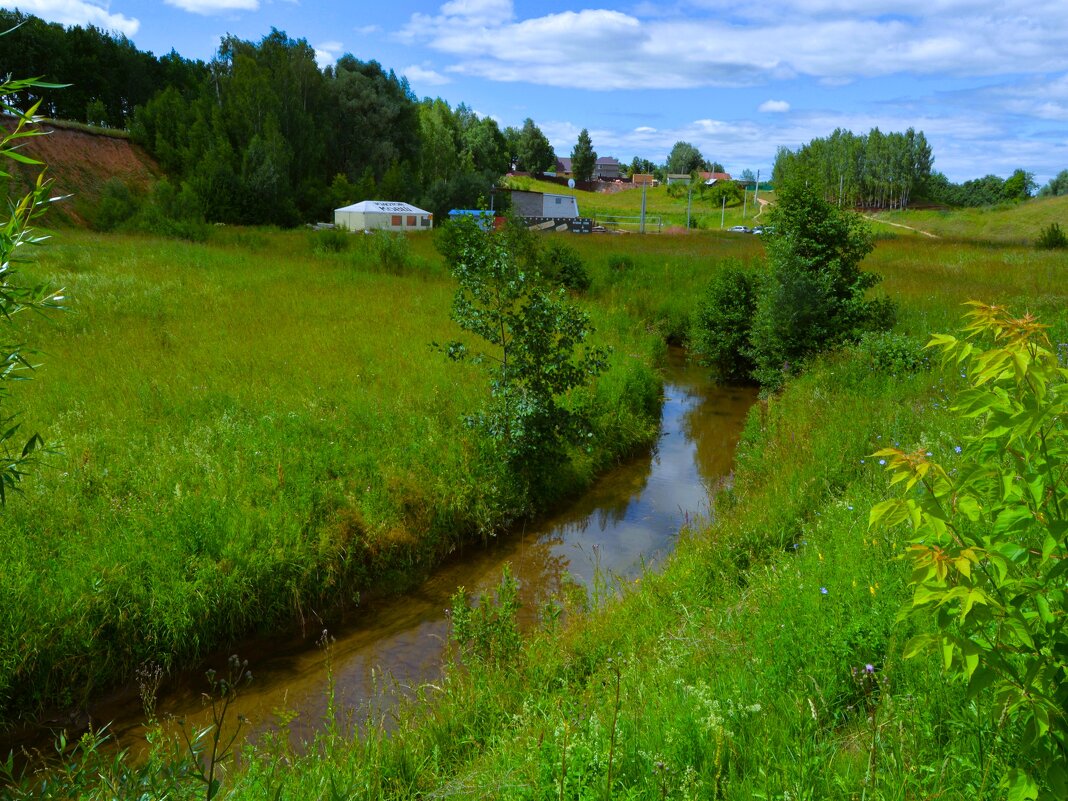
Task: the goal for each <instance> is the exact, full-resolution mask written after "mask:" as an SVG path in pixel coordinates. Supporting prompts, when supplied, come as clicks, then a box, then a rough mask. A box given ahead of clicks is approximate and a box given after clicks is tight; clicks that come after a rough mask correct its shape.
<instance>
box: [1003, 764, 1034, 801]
mask: <svg viewBox="0 0 1068 801" xmlns="http://www.w3.org/2000/svg"><path fill="white" fill-rule="evenodd" d="M1002 786H1003V787H1004V788H1005V789H1006V790H1008V794H1007V796H1006V798H1007V799H1008V801H1037V799H1038V785H1037V784H1035V781H1034V779H1032V778H1031V777H1030V776H1029V775H1028V774H1027V773H1025V772H1024V771H1023V770H1021V769H1020V768H1013V769H1012V770H1010V771H1009V772H1008V775H1006V776H1005V780H1004V782H1003V783H1002Z"/></svg>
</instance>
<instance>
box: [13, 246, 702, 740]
mask: <svg viewBox="0 0 1068 801" xmlns="http://www.w3.org/2000/svg"><path fill="white" fill-rule="evenodd" d="M361 243H362V240H361ZM314 245H315V240H309V238H308V235H307V234H306V233H304V232H277V231H250V230H238V229H220V230H218V231H216V232H214V233H213V235H212V237H211V239H210V241H209V242H207V243H203V244H191V243H182V242H175V241H170V240H163V239H158V238H152V237H139V236H118V235H111V236H108V235H94V234H89V233H85V232H77V231H67V232H64V233H63V234H62V235H61V236H60V237H58V238H57V240H56V241H55V242H54V243H50V244H49V246H48V247H47V248H44V249H42V250H41V251H40V257H41V261H40V264H39V266H38V267H36V268H35V271H36V274H35V278H38V279H40V280H44V281H48V282H51V283H52V284H54V285H56V286H63V287H66V289H67V294H68V296H69V297H70V299H71V305H72V307H73V309H74V311H73V312H71V313H69V314H65V315H60V316H57V317H56V318H55V319H54V320H52V321H51V322H50V323H49V324H45V325H38V326H34V327H33V328H32V329H29V330H28V331H27V336H31V337H33V338H34V339H33V342H32V344H33V345H35V346H36V347H37V348H38V349H39V350H40V351H41V352H43V353H45V354H47V357H46V359H45V360H44V361H45V365H44V367H43V368H42V369H41V370H39V371H38V376H37V380H35V381H33V382H30V383H29V384H26V385H25V386H24V387H20V402H21V403H22V404H24V408H25V409H27V410H28V412H27V414H26V419H25V425H26V427H27V428H30V429H33V430H41V431H42V432H43V433H44V434H45V435H46V438H47V440H48V441H49V443H50V444H51V445H52V446H53V447H55V448H56V450H57V451H58V453H57V454H56V455H54V456H52V457H50V459H49V461H48V463H47V467H46V469H44V470H42V471H40V472H39V473H38V475H36V476H34V480H33V481H32V482H27V483H26V485H25V492H24V494H22V495H21V496H19V497H17V498H16V499H14V500H13V502H12V503H10V504H9V505H8V507H7V508H6V509H5V510H4V517H5V520H4V523H5V531H10V532H13V533H14V534H15V535H14V536H10V537H5V538H4V539H3V541H2V543H0V607H2V608H3V609H4V610H5V613H6V615H7V619H6V620H5V623H6V625H5V626H4V629H3V633H2V634H0V717H2V718H3V719H4V720H6V721H8V722H9V723H11V722H16V721H17V720H18V719H19V718H31V719H32V718H39V717H42V716H44V717H49V716H50V714H49V713H47V712H44V710H48V709H61V710H71V709H75V710H77V709H79V708H82V707H84V706H85V705H86V704H87V703H88V702H89V701H90V700H91V699H94V698H97V697H99V696H100V695H101V694H102V693H103V692H105V691H106V690H107V689H108V688H110V687H114V686H116V685H119V684H122V683H127V682H130V681H132V680H133V679H134V677H135V674H136V671H137V670H138V668H139V667H140V666H142V665H145V664H153V665H159V666H161V668H162V669H163V670H164V671H165V672H170V671H173V670H176V669H179V668H181V667H182V666H187V665H191V664H195V663H196V662H197V661H198V660H199V659H201V658H203V657H204V656H205V655H207V654H208V653H211V652H212V651H213V650H214V649H215V648H217V647H220V646H223V645H225V644H227V643H232V642H235V641H237V640H239V639H240V638H242V637H244V636H246V635H248V634H250V633H255V632H261V633H267V632H273V631H277V630H278V629H280V628H284V627H287V626H289V625H291V624H293V623H294V622H296V623H299V624H301V625H303V626H305V627H306V628H311V629H312V630H314V629H316V627H318V626H319V622H320V621H321V620H322V619H324V618H329V616H330V615H331V612H332V610H333V609H335V608H337V607H338V606H339V605H344V604H350V605H351V604H354V603H357V602H358V600H359V598H360V597H361V596H362V595H366V593H367V592H369V591H371V590H375V591H378V592H389V591H398V590H400V589H403V588H404V587H406V586H410V585H411V583H412V582H415V581H417V580H418V578H419V577H420V576H422V575H425V574H426V572H427V571H428V570H429V569H430V567H431V566H432V565H434V564H436V563H438V562H439V561H440V560H441V559H442V558H444V557H445V556H446V555H447V554H449V553H450V552H451V551H453V550H454V549H455V548H457V547H459V545H460V544H461V543H463V542H465V541H471V540H478V539H485V538H486V537H490V536H492V535H493V534H494V532H496V531H497V530H499V529H501V528H502V527H503V526H505V525H506V524H507V523H508V519H507V515H508V512H507V510H502V509H500V508H496V507H495V506H494V501H493V493H492V492H491V490H492V486H491V478H492V477H491V476H490V475H489V472H487V470H486V469H485V467H486V465H482V464H480V463H479V458H480V457H479V449H478V448H477V446H476V443H475V442H474V441H473V439H472V432H471V431H470V429H468V428H467V427H465V426H464V424H463V418H464V416H465V415H466V414H470V413H472V412H473V411H474V410H476V409H478V408H479V406H480V405H481V403H482V402H483V399H484V397H485V395H486V392H487V388H486V379H485V376H484V375H483V374H482V373H481V372H480V371H479V370H478V369H477V367H473V366H471V365H464V364H456V363H451V362H449V361H448V360H447V359H445V358H444V357H443V356H442V355H441V354H439V353H437V352H435V351H434V350H433V349H432V348H431V347H430V343H431V342H435V341H437V342H447V341H450V340H451V339H454V338H456V336H457V334H458V331H457V329H456V327H455V326H454V324H453V323H452V322H451V321H450V320H449V313H448V310H449V304H450V302H451V298H452V292H453V289H454V287H453V284H452V282H451V280H450V279H449V278H448V277H447V275H446V274H445V271H444V268H443V267H442V265H441V263H440V259H439V258H438V256H437V254H436V253H435V251H434V250H433V243H432V240H431V238H430V237H427V236H423V237H413V238H411V239H410V240H408V246H407V248H406V249H404V251H403V252H402V253H400V254H399V256H398V254H392V255H391V259H393V260H392V261H390V262H389V263H384V262H383V261H382V260H381V259H380V258H379V256H378V255H377V254H375V253H374V252H371V251H369V250H367V249H366V248H363V247H354V248H352V249H350V250H348V251H346V252H341V253H331V252H325V253H324V252H316V250H315V249H314ZM596 258H597V263H593V258H591V259H590V261H591V269H592V270H594V271H595V277H596V281H595V288H594V290H593V291H591V292H590V293H589V295H588V296H587V299H586V300H583V299H581V298H579V299H578V302H580V303H583V304H584V305H585V307H586V308H587V309H588V310H589V311H590V313H591V315H592V320H593V324H594V326H595V328H596V329H597V333H596V335H595V336H596V338H597V342H598V344H603V345H607V346H610V347H611V348H612V349H613V351H612V354H611V356H610V357H609V369H608V370H607V371H606V373H605V374H604V375H603V376H602V377H601V378H600V379H599V380H598V381H597V382H596V384H595V385H594V386H593V387H592V388H591V389H590V390H588V391H583V392H581V393H575V394H574V396H573V397H572V398H571V399H570V402H572V403H577V404H584V405H587V406H588V407H589V408H591V409H593V410H594V414H593V420H592V422H593V426H594V434H595V437H594V439H593V440H592V447H591V448H590V449H588V450H584V451H576V452H575V453H574V454H573V458H572V460H571V464H570V466H569V467H568V468H567V470H566V471H564V472H562V473H561V474H560V475H558V476H557V478H558V482H557V484H556V485H555V487H554V488H553V493H554V495H553V497H545V498H541V499H537V500H538V502H539V505H540V507H541V508H545V507H547V506H549V505H551V504H556V503H559V502H560V501H562V500H564V499H565V497H566V496H568V495H574V494H577V493H579V492H581V491H582V489H583V488H585V487H586V486H588V485H589V483H590V481H591V480H592V479H593V477H594V476H596V475H598V474H599V473H601V472H603V471H604V470H605V469H606V468H607V467H609V466H611V465H612V464H615V463H616V462H618V461H619V460H620V459H621V458H624V457H626V456H627V455H629V454H631V453H633V452H634V451H635V450H636V449H637V448H640V447H642V446H645V445H647V444H648V443H649V442H650V441H651V438H652V437H653V436H654V435H655V430H656V420H657V412H658V396H659V378H658V377H657V375H656V373H655V367H656V365H657V364H658V363H659V361H660V360H661V359H662V358H663V354H664V344H663V343H664V339H665V338H666V332H665V329H666V328H668V327H672V328H673V329H678V330H680V331H682V330H684V328H685V312H684V311H683V312H680V311H678V309H679V308H680V307H681V306H683V305H684V303H685V300H684V299H685V298H686V297H687V296H692V295H693V294H694V293H695V292H697V291H698V288H699V287H700V286H701V285H702V283H703V281H704V280H706V277H705V276H706V275H707V270H708V264H707V261H705V260H703V259H702V260H698V258H697V254H696V252H685V253H667V254H665V255H664V256H663V257H661V256H659V255H658V256H657V261H656V264H655V265H653V264H649V263H647V262H646V260H645V257H644V256H640V257H639V258H638V259H637V260H636V261H635V260H634V259H631V261H629V262H628V264H629V267H627V266H626V264H625V265H624V268H623V269H620V268H618V267H614V268H609V267H608V265H607V264H606V263H605V262H604V261H603V255H602V254H598V255H597V257H596ZM713 269H714V268H713ZM42 588H44V589H45V590H46V591H42Z"/></svg>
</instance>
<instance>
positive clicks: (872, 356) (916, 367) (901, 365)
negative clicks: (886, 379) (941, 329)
mask: <svg viewBox="0 0 1068 801" xmlns="http://www.w3.org/2000/svg"><path fill="white" fill-rule="evenodd" d="M854 350H855V351H856V353H858V354H859V355H860V356H862V357H863V358H864V359H865V360H866V361H867V362H868V364H869V365H870V367H871V369H872V371H873V372H876V373H884V374H886V375H893V376H898V375H904V374H906V373H918V372H920V371H921V370H929V369H930V367H931V360H930V359H929V358H928V357H927V351H926V349H925V348H924V347H923V345H922V344H921V343H919V342H917V341H916V340H914V339H913V338H912V337H909V336H905V335H904V334H895V333H892V332H890V331H878V332H871V331H870V332H868V333H865V334H863V335H862V336H861V337H860V339H859V340H857V344H856V345H855V346H854Z"/></svg>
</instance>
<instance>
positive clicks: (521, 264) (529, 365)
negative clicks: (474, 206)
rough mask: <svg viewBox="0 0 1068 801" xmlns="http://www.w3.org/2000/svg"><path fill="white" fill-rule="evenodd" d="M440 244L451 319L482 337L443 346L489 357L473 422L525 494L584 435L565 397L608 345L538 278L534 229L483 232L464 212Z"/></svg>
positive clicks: (596, 368) (581, 419)
mask: <svg viewBox="0 0 1068 801" xmlns="http://www.w3.org/2000/svg"><path fill="white" fill-rule="evenodd" d="M438 243H439V249H440V250H441V251H442V255H443V256H444V257H445V261H446V263H447V264H448V266H449V269H450V270H451V272H452V275H453V277H454V278H455V279H456V281H457V284H458V286H457V289H456V295H455V297H454V298H453V306H452V318H453V319H454V320H455V321H456V322H457V323H458V324H459V326H460V327H461V328H462V329H463V330H464V331H467V332H469V333H471V334H474V335H475V336H476V337H478V339H479V341H480V342H479V344H478V345H477V346H472V347H470V348H469V347H468V346H467V345H465V344H463V343H461V342H453V343H451V344H450V345H448V347H447V350H446V352H447V353H448V355H449V357H450V358H452V359H454V360H459V359H468V358H470V359H473V360H475V361H477V362H479V363H481V364H484V365H487V372H488V373H489V378H490V401H489V403H488V405H487V406H486V407H485V408H484V409H483V410H481V411H480V412H478V413H476V414H474V415H472V416H471V417H470V418H469V423H470V425H471V426H472V427H473V428H475V429H476V430H477V431H479V433H480V434H482V435H483V436H484V437H485V438H486V441H487V442H488V443H490V446H491V447H492V448H493V449H494V450H495V451H496V452H497V454H498V457H499V461H500V462H501V463H503V464H504V465H506V467H507V470H508V478H509V479H510V480H511V481H512V482H513V483H514V484H515V491H516V492H517V494H518V496H519V497H520V498H524V499H526V500H527V501H528V502H529V499H530V498H531V497H532V491H534V492H536V490H537V488H538V486H539V485H540V484H541V483H542V482H544V481H546V480H548V479H549V478H550V477H551V474H552V472H553V471H554V469H555V468H557V467H559V465H560V464H561V463H562V462H563V461H564V460H565V459H566V446H567V445H568V444H569V443H576V442H579V441H583V440H584V438H585V437H586V436H587V435H588V431H589V420H588V418H587V416H586V414H585V413H583V412H582V411H580V410H579V409H577V408H574V407H569V406H568V405H567V404H565V403H564V402H563V400H564V398H566V397H567V396H568V395H570V394H571V393H573V392H574V391H575V390H577V389H578V388H580V387H582V386H583V385H585V384H586V383H587V382H589V381H590V380H592V379H593V378H594V377H596V376H597V375H598V374H600V373H601V372H602V371H603V370H604V368H605V353H604V351H603V350H602V349H600V348H597V347H594V346H591V345H590V344H589V342H588V338H589V336H590V334H591V333H592V328H591V327H590V324H589V317H588V315H587V314H586V313H585V312H583V311H581V310H580V309H578V308H577V307H575V306H574V305H572V304H571V303H570V302H568V300H567V298H566V295H565V293H564V292H563V291H562V290H555V291H554V290H552V289H550V287H549V286H548V285H547V283H546V282H545V281H544V280H543V279H542V277H541V275H540V273H539V271H538V269H537V268H536V265H537V262H538V257H537V253H536V244H535V240H533V239H532V238H531V237H530V236H529V232H527V231H525V230H517V227H515V226H506V227H505V229H504V230H503V231H494V230H492V229H491V230H484V229H483V226H481V225H480V224H479V221H477V220H475V219H474V218H471V217H465V218H463V219H460V220H456V221H452V222H449V223H447V224H446V226H445V229H444V230H443V232H442V234H441V235H439V240H438Z"/></svg>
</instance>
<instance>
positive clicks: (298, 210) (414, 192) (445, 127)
mask: <svg viewBox="0 0 1068 801" xmlns="http://www.w3.org/2000/svg"><path fill="white" fill-rule="evenodd" d="M0 30H7V31H9V33H8V35H6V36H0V64H3V65H4V69H5V70H9V71H11V72H12V73H17V74H22V75H34V76H40V77H41V78H43V79H44V80H45V81H49V82H53V83H67V84H69V86H67V87H66V88H65V89H63V90H62V91H49V92H44V91H43V90H42V91H30V92H26V93H24V94H22V95H20V96H19V97H18V98H17V102H18V103H21V104H22V105H23V106H27V105H29V104H33V103H36V102H38V101H40V104H41V105H40V109H39V111H40V113H41V114H42V115H44V116H46V117H51V118H54V119H64V120H73V121H80V122H86V123H89V124H91V125H98V126H103V127H109V128H116V129H123V130H127V131H129V133H130V135H131V137H132V138H133V139H134V140H135V141H136V142H137V143H139V144H140V145H142V146H143V147H145V149H146V150H147V151H148V152H149V153H150V154H151V155H152V156H153V157H154V158H155V159H156V160H157V161H158V162H159V164H160V166H161V167H162V168H163V169H164V171H165V172H166V173H167V175H168V176H169V177H170V179H171V180H172V181H173V186H172V187H171V188H170V189H169V190H168V192H167V193H168V195H179V196H180V198H181V199H180V200H177V201H175V202H172V203H169V204H168V206H169V207H171V208H173V209H182V210H184V212H183V213H196V214H199V215H201V216H202V217H203V218H204V219H205V220H207V221H210V222H230V223H268V224H277V225H293V224H296V223H298V222H302V221H307V220H314V219H328V218H329V217H330V212H331V210H332V209H333V208H336V207H338V206H340V205H346V204H348V203H352V202H356V201H359V200H365V199H371V198H382V199H389V200H404V201H408V202H411V203H415V204H417V205H421V206H423V207H425V208H427V209H428V210H430V211H432V212H434V213H435V214H437V215H441V214H444V213H446V212H447V211H448V210H449V209H450V208H455V207H473V206H477V205H483V204H485V203H487V202H488V198H489V194H490V189H491V188H492V187H493V186H494V184H495V183H496V182H497V180H498V179H499V177H500V176H501V175H503V174H504V173H505V172H507V171H509V170H510V169H513V168H515V169H527V170H530V171H532V172H542V171H547V170H551V169H552V168H553V167H554V166H555V162H556V155H555V153H554V152H553V149H552V146H551V145H550V143H549V141H548V139H547V138H546V137H545V135H544V134H543V133H542V132H541V130H540V129H539V128H538V126H537V125H536V124H535V123H534V121H533V120H531V119H527V120H526V121H525V122H524V123H523V125H522V126H521V127H518V128H505V129H504V130H503V131H502V130H501V129H500V127H499V126H498V125H497V123H496V122H495V121H494V120H492V119H490V118H488V117H479V116H478V115H477V114H475V113H474V112H473V111H472V110H471V109H470V108H468V107H467V106H466V105H463V104H460V105H458V106H457V107H455V108H453V107H451V106H450V105H449V104H448V103H446V102H445V101H444V100H441V99H437V98H435V99H431V98H426V99H423V100H422V101H420V100H419V99H418V98H416V96H415V94H414V93H413V92H412V90H411V87H410V86H409V85H408V82H407V80H406V79H405V78H404V77H403V76H398V75H397V74H396V73H394V72H393V71H392V70H386V69H384V68H383V67H382V66H381V65H380V64H378V62H376V61H361V60H359V59H357V58H355V57H354V56H352V55H345V56H343V57H342V58H340V59H339V60H338V61H337V63H336V64H333V65H331V66H328V67H326V68H325V69H321V68H320V67H319V65H318V64H317V63H316V60H315V51H314V49H313V48H312V47H311V46H310V45H309V44H308V43H307V41H305V40H303V39H297V40H294V39H292V38H290V37H288V36H287V35H286V34H285V33H284V32H281V31H278V30H274V29H272V31H271V32H270V33H269V34H268V35H266V36H264V37H263V39H262V40H260V41H259V42H250V41H244V40H241V39H239V38H237V37H234V36H227V37H225V38H224V39H222V41H221V43H220V45H219V48H218V51H217V52H216V54H215V55H214V57H213V58H212V59H211V60H210V61H207V62H205V61H200V60H190V59H185V58H183V57H182V56H180V55H178V54H177V53H175V52H173V51H172V52H171V53H169V54H167V55H165V56H163V57H161V58H157V57H155V56H154V55H152V54H151V53H147V52H142V51H140V50H138V49H137V48H136V47H135V46H134V44H133V43H132V42H131V41H130V40H129V39H127V38H126V37H125V36H122V35H116V34H112V33H108V32H105V31H103V30H101V29H99V28H96V27H93V26H88V27H77V26H75V27H71V28H65V27H63V26H62V25H58V24H55V23H48V22H44V21H43V20H41V19H39V18H37V17H34V16H32V15H27V14H23V13H21V12H18V11H3V10H0ZM12 100H13V102H15V101H16V99H15V98H12Z"/></svg>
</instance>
